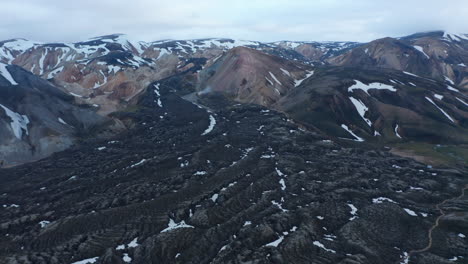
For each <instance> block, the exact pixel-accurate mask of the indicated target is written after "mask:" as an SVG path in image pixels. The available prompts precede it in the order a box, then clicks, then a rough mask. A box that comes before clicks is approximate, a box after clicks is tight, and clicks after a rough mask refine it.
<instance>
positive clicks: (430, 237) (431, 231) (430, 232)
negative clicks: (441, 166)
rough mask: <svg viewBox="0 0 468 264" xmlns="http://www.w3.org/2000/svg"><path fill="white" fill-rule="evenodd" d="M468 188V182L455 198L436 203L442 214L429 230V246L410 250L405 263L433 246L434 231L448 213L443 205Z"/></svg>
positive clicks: (459, 197) (462, 193) (463, 194)
mask: <svg viewBox="0 0 468 264" xmlns="http://www.w3.org/2000/svg"><path fill="white" fill-rule="evenodd" d="M466 190H468V184H467V185H465V187H464V188H463V189H462V190H461V194H460V195H459V196H457V197H455V198H450V199H446V200H444V201H442V202H441V203H439V204H437V205H436V208H437V210H439V212H440V215H439V216H438V217H437V219H436V221H435V223H434V225H433V226H432V227H431V229H429V231H428V239H429V242H428V243H427V246H426V247H424V248H422V249H415V250H411V251H410V252H409V254H408V255H407V256H405V260H406V262H403V263H408V261H409V260H410V258H411V256H413V255H414V254H419V253H423V252H426V251H428V250H429V249H430V248H431V247H432V243H433V238H432V233H433V231H434V230H435V229H436V228H437V227H438V226H439V224H440V219H442V217H444V216H445V215H446V213H445V212H444V210H443V209H442V208H441V207H442V205H444V204H446V203H447V202H450V201H454V200H458V199H461V198H462V197H463V196H465V191H466Z"/></svg>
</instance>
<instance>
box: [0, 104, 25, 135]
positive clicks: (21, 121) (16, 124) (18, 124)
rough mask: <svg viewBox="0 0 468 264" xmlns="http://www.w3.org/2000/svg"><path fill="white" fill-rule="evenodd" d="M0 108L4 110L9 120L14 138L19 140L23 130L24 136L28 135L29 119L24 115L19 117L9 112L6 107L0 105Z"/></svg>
mask: <svg viewBox="0 0 468 264" xmlns="http://www.w3.org/2000/svg"><path fill="white" fill-rule="evenodd" d="M0 106H1V107H2V108H3V110H5V113H6V114H7V116H8V117H10V119H11V123H10V126H11V129H12V130H13V134H14V135H15V137H16V138H18V139H21V138H22V137H23V130H24V131H25V132H26V135H29V131H28V124H29V118H28V117H27V116H26V115H20V114H18V113H16V112H13V111H11V110H10V109H8V108H7V107H6V106H4V105H2V104H0Z"/></svg>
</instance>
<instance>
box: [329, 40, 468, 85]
mask: <svg viewBox="0 0 468 264" xmlns="http://www.w3.org/2000/svg"><path fill="white" fill-rule="evenodd" d="M466 61H468V37H467V36H466V35H463V34H459V35H455V34H449V33H446V32H442V31H436V32H429V33H419V34H414V35H411V36H407V37H403V38H399V39H394V38H384V39H379V40H375V41H372V42H370V43H367V44H365V45H362V46H359V47H357V48H354V49H352V50H350V51H348V52H346V53H345V54H342V55H339V56H337V57H333V58H330V59H328V62H329V63H330V64H332V65H338V66H348V67H362V68H373V67H379V68H389V69H396V70H401V71H408V72H411V73H414V74H417V75H421V76H425V77H429V78H432V79H436V80H440V81H446V82H447V84H450V85H456V86H459V87H461V88H468V68H467V67H466V65H465V62H466Z"/></svg>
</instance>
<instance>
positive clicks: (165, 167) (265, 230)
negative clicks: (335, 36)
mask: <svg viewBox="0 0 468 264" xmlns="http://www.w3.org/2000/svg"><path fill="white" fill-rule="evenodd" d="M465 38H466V36H465V35H462V34H458V35H455V34H448V33H444V32H442V33H439V32H432V33H421V34H415V35H412V36H408V37H403V38H399V39H384V40H377V41H374V42H371V43H353V42H325V43H320V42H289V41H280V42H273V43H262V42H256V41H238V40H231V39H200V40H164V41H156V42H140V41H132V40H129V39H128V38H126V36H124V35H117V34H115V35H108V36H102V37H97V38H93V39H90V40H86V41H82V42H77V43H36V42H31V41H27V40H22V39H15V40H8V41H3V42H0V61H1V62H2V63H1V64H0V73H1V74H0V104H1V107H0V136H1V137H0V138H1V139H0V145H1V146H2V148H3V149H4V150H8V151H9V152H0V155H5V154H4V153H8V155H9V156H8V157H7V159H5V160H6V161H7V162H5V160H4V162H2V163H3V166H4V168H0V212H1V213H0V263H8V264H10V263H11V264H16V263H28V264H29V263H31V264H32V263H73V264H87V263H109V264H110V263H122V264H123V263H137V264H138V263H197V264H198V263H319V264H325V263H340V264H359V263H360V264H367V263H372V264H374V263H384V264H386V263H389V264H390V263H398V264H400V263H411V264H413V263H417V264H423V263H465V262H466V260H467V259H468V239H467V236H468V232H467V226H468V217H467V215H468V205H467V203H466V202H465V201H466V199H467V197H466V190H467V188H468V185H467V184H468V180H467V178H466V175H467V173H468V169H467V164H466V162H467V159H466V156H464V155H465V153H466V144H467V141H468V138H467V137H468V136H467V135H468V133H466V132H467V129H468V122H467V120H468V105H467V103H468V97H467V92H466V91H467V90H466V87H465V85H464V78H465V77H464V76H465V75H464V74H465V71H464V68H463V67H465V66H463V65H466V64H467V63H468V60H466V58H465V57H464V54H465V53H464V52H466V46H465V43H466V42H465ZM423 41H428V42H430V44H427V46H424V45H425V44H423ZM440 43H441V45H443V46H446V47H447V56H439V55H440V54H439V53H440V52H442V53H443V54H445V52H444V51H443V50H440V47H439V46H437V45H439V44H440ZM436 44H437V45H436ZM432 45H434V46H435V47H436V49H435V50H434V51H433V53H431V52H432V51H430V49H432V48H431V47H432ZM420 47H421V48H420ZM437 47H439V48H437ZM449 48H450V49H449ZM429 53H430V54H429ZM425 54H426V55H428V57H429V58H427V57H426V56H425ZM437 54H439V55H437ZM370 55H372V56H370ZM452 73H453V74H452ZM57 139H60V140H59V141H57ZM57 142H59V143H57ZM404 146H411V148H412V150H415V151H416V150H418V151H420V150H421V148H423V147H426V146H429V147H428V148H429V149H430V151H435V152H437V151H439V149H443V148H446V149H448V150H446V156H444V158H445V157H448V158H450V160H451V161H453V162H448V158H447V159H443V158H441V159H439V162H437V163H436V162H432V161H431V162H425V163H420V162H418V161H415V160H413V159H409V158H404V157H401V156H395V155H393V154H392V152H394V150H395V149H397V147H398V149H400V148H401V147H404ZM16 148H18V149H16ZM39 149H41V152H39V151H38V150H39ZM390 149H391V151H389V150H390ZM31 153H37V154H35V155H32V154H31ZM437 153H438V155H441V154H440V153H439V152H437ZM39 154H40V155H39ZM406 154H407V153H406ZM413 154H414V153H413ZM424 154H426V155H429V154H428V153H427V152H426V153H424ZM400 155H403V154H401V153H400ZM409 156H411V155H409ZM411 157H415V155H413V156H411ZM39 158H41V159H40V160H37V159H39ZM438 158H440V157H439V156H438ZM31 161H34V162H31ZM18 163H25V164H22V165H18ZM5 165H6V166H5ZM12 165H16V166H12ZM436 165H437V166H436Z"/></svg>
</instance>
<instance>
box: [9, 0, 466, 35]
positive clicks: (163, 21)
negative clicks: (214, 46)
mask: <svg viewBox="0 0 468 264" xmlns="http://www.w3.org/2000/svg"><path fill="white" fill-rule="evenodd" d="M466 14H468V1H466V0H446V1H440V0H439V1H435V0H412V1H408V0H405V1H403V0H393V1H384V0H354V1H351V0H339V1H338V0H314V1H311V0H307V1H305V0H295V1H291V0H288V1H286V0H268V1H266V0H237V1H229V2H228V1H221V0H198V1H188V0H178V1H161V0H133V1H128V0H100V1H98V0H93V1H91V0H81V1H59V0H41V1H37V0H15V1H8V2H7V3H2V8H1V9H0V16H1V17H2V19H1V21H0V39H9V38H15V37H24V38H27V39H31V40H37V41H44V42H58V41H67V42H73V41H79V40H83V39H86V38H90V37H93V36H99V35H106V34H111V33H126V34H129V35H130V36H132V37H133V38H136V39H141V40H146V41H152V40H158V39H167V38H173V39H188V38H204V37H232V38H240V39H252V40H261V41H275V40H283V39H288V40H352V41H370V40H372V39H375V38H380V37H385V36H393V37H396V36H402V35H406V34H411V33H414V32H418V31H428V30H437V29H444V30H449V31H455V32H468V21H467V20H468V19H467V17H466Z"/></svg>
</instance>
